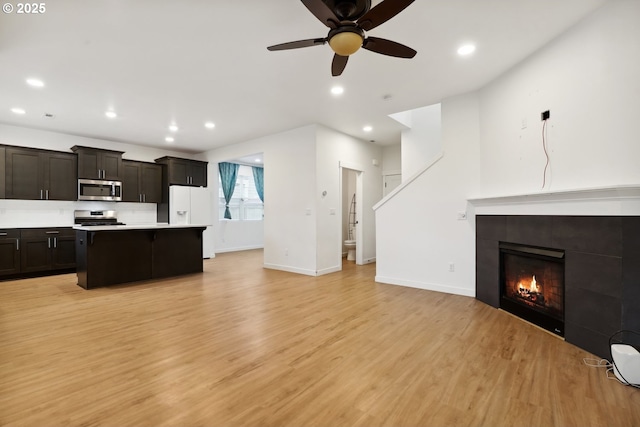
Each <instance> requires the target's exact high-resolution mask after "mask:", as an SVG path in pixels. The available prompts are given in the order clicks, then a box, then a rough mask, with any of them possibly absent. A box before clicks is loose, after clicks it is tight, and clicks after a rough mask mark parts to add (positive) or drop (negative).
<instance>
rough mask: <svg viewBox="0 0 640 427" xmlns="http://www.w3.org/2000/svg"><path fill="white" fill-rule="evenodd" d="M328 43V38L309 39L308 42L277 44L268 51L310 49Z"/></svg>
mask: <svg viewBox="0 0 640 427" xmlns="http://www.w3.org/2000/svg"><path fill="white" fill-rule="evenodd" d="M326 42H327V39H326V38H323V39H307V40H298V41H295V42H287V43H280V44H275V45H273V46H269V47H268V48H267V49H268V50H287V49H298V48H301V47H310V46H320V45H323V44H325V43H326Z"/></svg>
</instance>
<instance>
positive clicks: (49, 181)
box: [4, 146, 78, 200]
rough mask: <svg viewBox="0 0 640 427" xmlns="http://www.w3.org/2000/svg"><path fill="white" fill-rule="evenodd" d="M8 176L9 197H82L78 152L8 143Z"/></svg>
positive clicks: (6, 165) (6, 162)
mask: <svg viewBox="0 0 640 427" xmlns="http://www.w3.org/2000/svg"><path fill="white" fill-rule="evenodd" d="M4 178H5V198H7V199H24V200H77V199H78V190H77V188H78V187H77V185H78V175H77V156H76V155H75V154H71V153H62V152H58V151H47V150H37V149H32V148H22V147H8V146H7V147H5V174H4Z"/></svg>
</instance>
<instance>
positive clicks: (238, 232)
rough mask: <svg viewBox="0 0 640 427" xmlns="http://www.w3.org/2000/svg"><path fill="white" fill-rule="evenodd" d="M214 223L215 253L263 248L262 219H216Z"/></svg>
mask: <svg viewBox="0 0 640 427" xmlns="http://www.w3.org/2000/svg"><path fill="white" fill-rule="evenodd" d="M217 216H218V214H216V218H217ZM214 224H216V225H214V227H213V228H214V230H215V242H214V245H215V252H216V253H222V252H234V251H246V250H249V249H259V248H264V221H233V220H224V219H223V220H221V221H218V220H217V219H216V220H215V221H214Z"/></svg>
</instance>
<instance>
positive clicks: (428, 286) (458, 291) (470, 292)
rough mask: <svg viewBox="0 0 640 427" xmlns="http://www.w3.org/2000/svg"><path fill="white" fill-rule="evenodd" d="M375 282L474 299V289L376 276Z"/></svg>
mask: <svg viewBox="0 0 640 427" xmlns="http://www.w3.org/2000/svg"><path fill="white" fill-rule="evenodd" d="M375 281H376V282H378V283H386V284H388V285H398V286H407V287H409V288H417V289H424V290H426V291H436V292H443V293H446V294H453V295H462V296H465V297H472V298H475V296H476V290H475V289H462V288H455V287H452V286H447V285H439V284H435V283H424V282H414V281H411V280H403V279H394V278H391V277H384V276H376V277H375Z"/></svg>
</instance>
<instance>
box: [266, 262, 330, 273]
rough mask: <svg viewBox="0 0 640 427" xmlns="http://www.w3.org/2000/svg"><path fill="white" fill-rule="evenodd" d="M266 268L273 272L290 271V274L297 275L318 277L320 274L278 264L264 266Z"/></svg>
mask: <svg viewBox="0 0 640 427" xmlns="http://www.w3.org/2000/svg"><path fill="white" fill-rule="evenodd" d="M263 267H264V268H268V269H271V270H281V271H288V272H289V273H297V274H304V275H305V276H317V275H318V274H317V273H316V272H315V271H314V270H305V269H302V268H295V267H289V266H286V265H278V264H267V263H265V264H263Z"/></svg>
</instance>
